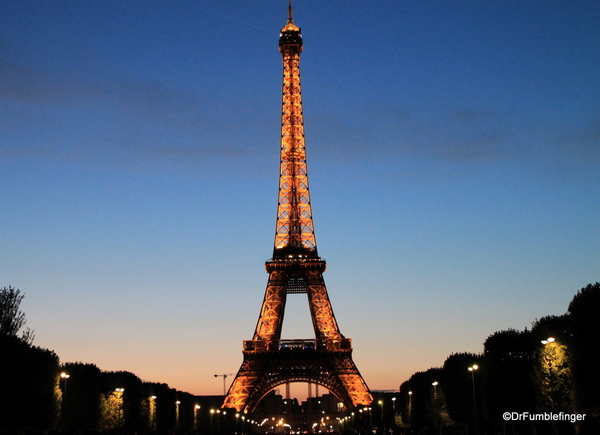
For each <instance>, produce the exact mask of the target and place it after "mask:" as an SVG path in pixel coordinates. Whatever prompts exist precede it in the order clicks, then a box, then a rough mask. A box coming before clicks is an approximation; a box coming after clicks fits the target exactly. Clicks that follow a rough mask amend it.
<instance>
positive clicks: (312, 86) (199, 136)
mask: <svg viewBox="0 0 600 435" xmlns="http://www.w3.org/2000/svg"><path fill="white" fill-rule="evenodd" d="M286 7H287V1H285V0H268V1H267V0H263V1H258V0H245V1H241V0H231V1H217V0H206V1H201V0H197V1H191V0H170V1H166V0H146V1H141V0H140V1H134V0H123V1H116V0H93V1H92V0H77V1H75V0H64V1H60V0H55V1H50V0H46V1H41V0H40V1H36V0H27V1H23V0H3V1H2V3H1V4H0V208H1V210H2V213H1V214H0V243H1V246H2V249H1V250H0V286H8V285H12V286H14V287H16V288H20V289H21V290H22V291H23V292H25V294H26V299H25V301H24V303H23V309H24V310H25V313H26V315H27V318H28V326H30V327H32V328H33V329H35V332H36V341H35V343H36V344H37V345H39V346H43V347H47V348H50V349H53V350H54V351H56V352H57V354H58V355H59V356H60V358H61V360H62V361H63V362H69V361H83V362H90V363H95V364H97V365H98V366H99V367H100V368H101V369H103V370H128V371H131V372H133V373H135V374H137V375H138V376H140V377H141V378H143V379H144V380H148V381H156V382H167V383H169V384H170V385H171V386H172V387H175V388H178V389H182V390H184V391H189V392H191V393H194V394H220V393H221V392H222V379H221V378H215V377H214V376H213V374H215V373H235V372H236V371H237V369H238V368H239V365H240V363H241V360H242V353H241V342H242V340H244V339H250V338H252V333H253V331H254V327H255V324H256V320H257V318H258V314H259V309H260V305H261V302H262V298H263V294H264V289H265V285H266V280H267V275H266V273H265V271H264V266H263V265H264V261H265V260H267V259H268V258H269V257H270V255H271V253H272V246H273V238H274V232H275V213H276V206H277V204H276V202H277V184H278V169H279V155H278V153H279V136H280V132H279V128H280V125H279V124H280V112H281V107H280V105H281V70H282V66H281V56H280V54H279V52H278V48H277V42H278V36H279V29H280V28H281V27H282V26H283V25H284V24H285V22H286V18H287V10H286ZM294 21H295V23H296V24H297V25H299V26H300V27H302V30H303V32H302V33H303V37H304V52H303V54H302V58H301V71H302V90H303V98H304V113H305V125H306V145H307V151H308V160H309V176H310V182H311V195H312V205H313V213H314V222H315V230H316V234H317V242H318V246H319V253H320V254H321V256H323V257H324V258H325V259H326V260H327V261H328V270H327V272H326V274H325V281H326V283H327V285H328V290H329V295H330V298H331V300H332V303H333V308H334V310H335V312H336V316H337V320H338V323H339V325H340V328H341V330H342V333H344V334H345V335H346V336H347V337H351V338H353V340H354V341H353V342H354V348H355V351H354V359H355V361H356V363H357V365H358V367H359V369H360V370H361V372H362V374H363V376H364V377H365V379H366V381H367V383H368V384H369V386H370V387H371V388H372V389H397V388H398V386H399V385H400V383H401V382H403V381H404V380H406V379H407V378H408V377H409V376H410V375H411V374H412V373H413V372H415V371H420V370H426V369H428V368H429V367H433V366H440V365H441V364H442V363H443V361H444V359H445V358H446V357H447V356H448V355H449V354H451V353H453V352H463V351H469V352H480V351H481V350H482V343H483V341H484V340H485V339H486V337H487V336H489V335H490V334H492V333H493V332H495V331H497V330H501V329H506V328H517V329H523V328H524V327H528V326H530V324H531V322H532V321H534V320H535V319H536V318H540V317H542V316H545V315H550V314H562V313H564V312H565V311H566V309H567V306H568V303H569V301H570V299H571V298H572V296H573V295H574V294H575V292H576V291H577V290H578V289H580V288H581V287H583V286H585V285H586V284H588V283H590V282H595V281H598V280H600V273H599V272H600V252H599V247H600V231H599V223H600V206H599V199H600V170H599V169H600V80H599V78H600V26H599V25H598V23H599V22H600V2H598V1H592V0H577V1H553V0H544V1H541V0H540V1H538V0H527V1H500V0H489V1H485V0H471V1H468V0H455V1H436V0H427V1H425V0H421V1H416V0H377V1H373V0H370V1H366V0H362V1H359V0H355V1H354V0H347V1H341V0H328V1H323V0H320V1H317V0H296V1H295V2H294ZM284 335H285V338H309V337H311V336H312V332H311V327H310V319H309V313H308V305H307V303H306V297H305V296H304V295H291V296H290V298H289V302H288V310H287V311H286V319H285V322H284Z"/></svg>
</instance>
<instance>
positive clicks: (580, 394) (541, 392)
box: [398, 283, 600, 435]
mask: <svg viewBox="0 0 600 435" xmlns="http://www.w3.org/2000/svg"><path fill="white" fill-rule="evenodd" d="M599 355H600V283H595V284H589V285H588V286H586V287H584V288H582V289H581V290H580V291H579V292H577V294H576V295H575V296H574V297H573V299H572V301H571V303H570V304H569V307H568V311H567V312H566V313H565V314H563V315H561V316H547V317H544V318H542V319H539V320H536V321H535V322H534V323H533V325H532V328H531V329H525V330H524V331H518V330H515V329H507V330H504V331H498V332H495V333H493V334H492V335H490V336H489V337H488V338H487V339H486V341H485V343H484V344H483V353H481V354H470V353H456V354H452V355H450V356H449V357H448V358H447V359H446V361H445V362H444V365H443V367H442V368H433V369H429V370H427V371H424V372H417V373H415V374H414V375H412V376H411V378H410V379H409V380H408V381H406V382H404V383H403V384H402V385H401V386H400V394H399V395H400V397H398V406H399V408H398V412H399V414H400V417H401V421H402V426H403V427H404V428H405V429H406V430H407V431H412V432H413V433H417V432H418V431H421V432H422V433H428V431H429V433H435V434H438V433H452V434H469V435H470V434H474V433H477V434H498V433H501V434H517V433H518V434H532V435H542V434H550V435H555V434H556V435H558V434H560V435H563V434H582V435H584V434H599V433H600V365H599V364H598V356H599ZM474 366H476V369H474V368H473V367H474ZM469 368H471V370H470V371H469ZM435 382H437V384H436V385H435V386H434V385H433V384H434V383H435ZM505 412H529V413H550V412H554V413H560V412H563V413H568V414H572V413H575V414H586V416H585V419H584V420H581V421H577V422H575V423H572V422H570V421H535V422H532V421H529V420H523V421H505V420H504V419H503V413H505Z"/></svg>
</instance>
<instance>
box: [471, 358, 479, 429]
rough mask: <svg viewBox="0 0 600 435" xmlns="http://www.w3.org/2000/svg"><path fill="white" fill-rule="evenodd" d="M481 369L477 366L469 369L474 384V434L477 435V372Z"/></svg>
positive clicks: (474, 365)
mask: <svg viewBox="0 0 600 435" xmlns="http://www.w3.org/2000/svg"><path fill="white" fill-rule="evenodd" d="M477 369H479V366H478V365H477V364H473V365H472V366H471V367H469V371H470V372H471V383H472V384H473V432H474V433H475V435H477V402H476V401H475V371H476V370H477Z"/></svg>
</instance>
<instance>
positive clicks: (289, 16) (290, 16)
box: [288, 0, 294, 23]
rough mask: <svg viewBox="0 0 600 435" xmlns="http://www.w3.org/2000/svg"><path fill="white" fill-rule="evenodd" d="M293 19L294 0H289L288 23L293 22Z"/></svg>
mask: <svg viewBox="0 0 600 435" xmlns="http://www.w3.org/2000/svg"><path fill="white" fill-rule="evenodd" d="M293 22H294V20H293V19H292V0H288V23H293Z"/></svg>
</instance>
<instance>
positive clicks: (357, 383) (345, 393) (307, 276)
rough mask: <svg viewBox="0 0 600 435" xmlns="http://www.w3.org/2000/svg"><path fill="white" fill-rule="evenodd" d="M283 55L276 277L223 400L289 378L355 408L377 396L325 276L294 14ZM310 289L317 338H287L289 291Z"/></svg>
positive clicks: (254, 395)
mask: <svg viewBox="0 0 600 435" xmlns="http://www.w3.org/2000/svg"><path fill="white" fill-rule="evenodd" d="M279 51H280V52H281V54H282V56H283V102H282V115H281V167H280V176H279V205H278V209H277V224H276V229H275V247H274V250H273V258H272V259H271V260H269V261H268V262H267V263H266V265H265V266H266V269H267V273H268V274H269V281H268V283H267V289H266V292H265V298H264V301H263V304H262V308H261V311H260V317H259V319H258V323H257V325H256V330H255V331H254V337H253V339H252V340H247V341H244V342H243V354H244V361H243V362H242V366H241V367H240V369H239V371H238V373H237V375H236V377H235V379H234V381H233V383H232V385H231V387H230V388H229V392H228V393H227V396H226V397H225V401H224V403H223V407H224V408H235V409H236V410H237V411H238V412H240V411H244V412H252V411H253V410H254V408H255V407H256V405H257V404H258V403H259V402H260V400H261V399H262V398H263V397H264V396H265V395H266V394H267V393H268V392H269V391H271V390H272V389H273V388H275V387H277V386H279V385H282V384H287V383H289V382H309V383H313V384H317V385H321V386H323V387H325V388H327V389H328V390H329V391H330V392H331V393H332V394H334V395H335V396H336V397H337V398H338V399H339V400H340V401H341V402H343V403H344V405H345V406H346V407H347V408H348V409H352V408H354V407H356V406H359V405H369V404H370V403H371V402H372V401H373V397H372V396H371V393H370V392H369V388H368V387H367V385H366V383H365V381H364V380H363V378H362V376H361V375H360V373H359V371H358V369H357V368H356V365H355V364H354V361H352V341H351V339H349V338H345V337H344V336H343V335H342V334H341V333H340V330H339V328H338V325H337V322H336V320H335V316H334V314H333V309H332V308H331V303H330V301H329V296H328V295H327V289H326V287H325V282H324V281H323V272H325V260H323V259H321V258H320V257H319V255H318V254H317V242H316V239H315V232H314V228H313V220H312V212H311V205H310V195H309V190H308V173H307V168H306V152H305V147H304V119H303V114H302V94H301V91H300V66H299V63H300V53H301V52H302V36H301V35H300V28H299V27H297V26H296V25H295V24H294V21H293V19H292V5H291V0H289V5H288V20H287V24H286V25H285V26H284V27H283V29H281V35H280V38H279ZM290 293H306V294H307V296H308V303H309V308H310V315H311V317H312V324H313V328H314V331H315V338H311V339H302V340H282V339H281V329H282V325H283V315H284V310H285V302H286V297H287V295H288V294H290Z"/></svg>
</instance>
